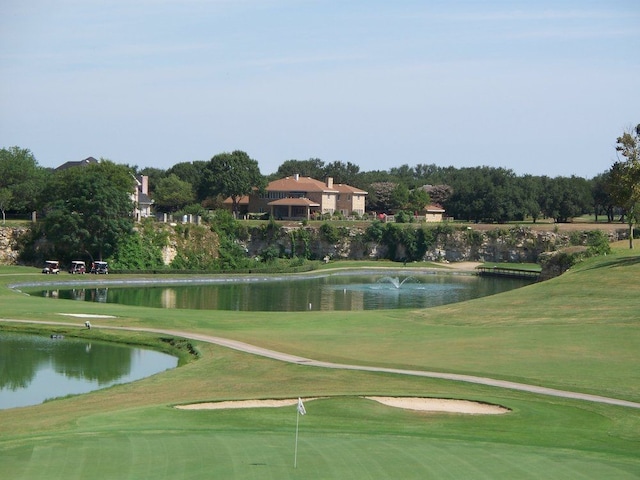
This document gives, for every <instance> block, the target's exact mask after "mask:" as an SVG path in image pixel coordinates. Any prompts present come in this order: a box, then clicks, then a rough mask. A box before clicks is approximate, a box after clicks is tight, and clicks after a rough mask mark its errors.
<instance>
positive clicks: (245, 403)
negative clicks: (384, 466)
mask: <svg viewBox="0 0 640 480" xmlns="http://www.w3.org/2000/svg"><path fill="white" fill-rule="evenodd" d="M364 398H367V399H369V400H374V401H376V402H379V403H382V404H384V405H387V406H390V407H396V408H404V409H406V410H419V411H423V412H446V413H464V414H469V415H497V414H501V413H507V412H509V409H508V408H504V407H501V406H499V405H489V404H487V403H480V402H471V401H468V400H446V399H442V398H419V397H412V398H410V397H364ZM303 400H304V401H305V402H309V401H311V400H315V398H305V399H303ZM297 403H298V399H296V398H292V399H286V400H239V401H229V402H207V403H192V404H189V405H177V406H176V408H179V409H180V410H219V409H226V408H269V407H271V408H277V407H289V406H293V405H296V404H297Z"/></svg>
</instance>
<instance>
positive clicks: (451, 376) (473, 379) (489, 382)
mask: <svg viewBox="0 0 640 480" xmlns="http://www.w3.org/2000/svg"><path fill="white" fill-rule="evenodd" d="M94 320H95V319H94ZM0 321H2V322H16V323H32V324H33V323H36V324H46V325H61V326H67V327H79V328H82V327H83V325H81V324H78V323H70V322H47V321H38V320H12V319H0ZM91 328H101V329H108V330H128V331H133V332H146V333H154V334H160V335H169V336H175V337H182V338H187V339H189V340H198V341H201V342H206V343H212V344H215V345H219V346H222V347H226V348H230V349H233V350H238V351H240V352H244V353H250V354H252V355H258V356H261V357H266V358H271V359H274V360H280V361H282V362H288V363H295V364H298V365H305V366H310V367H320V368H334V369H338V370H358V371H364V372H377V373H392V374H396V375H411V376H415V377H427V378H439V379H443V380H453V381H457V382H466V383H476V384H479V385H486V386H490V387H498V388H506V389H511V390H518V391H522V392H529V393H536V394H539V395H549V396H553V397H562V398H571V399H575V400H583V401H586V402H595V403H605V404H609V405H617V406H621V407H630V408H640V403H638V402H631V401H628V400H620V399H617V398H610V397H603V396H600V395H590V394H588V393H579V392H571V391H568V390H558V389H555V388H547V387H541V386H538V385H529V384H526V383H518V382H510V381H507V380H497V379H494V378H489V377H478V376H474V375H463V374H457V373H442V372H431V371H425V370H405V369H399V368H384V367H374V366H367V365H348V364H342V363H332V362H323V361H320V360H313V359H311V358H305V357H299V356H297V355H291V354H288V353H283V352H278V351H275V350H269V349H266V348H262V347H258V346H256V345H251V344H249V343H245V342H240V341H237V340H230V339H228V338H222V337H217V336H213V335H205V334H201V333H193V332H184V331H178V330H165V329H158V328H146V327H116V326H110V325H94V324H92V325H91Z"/></svg>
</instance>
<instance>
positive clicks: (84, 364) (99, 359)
mask: <svg viewBox="0 0 640 480" xmlns="http://www.w3.org/2000/svg"><path fill="white" fill-rule="evenodd" d="M0 365H2V369H1V371H0V409H6V408H14V407H24V406H28V405H37V404H40V403H42V402H44V401H45V400H47V399H51V398H56V397H63V396H65V395H69V394H80V393H87V392H90V391H93V390H98V389H101V388H106V387H109V386H111V385H115V384H119V383H127V382H132V381H134V380H139V379H141V378H145V377H148V376H151V375H154V374H156V373H159V372H162V371H164V370H168V369H170V368H175V367H176V366H177V365H178V359H177V358H176V357H173V356H171V355H167V354H165V353H160V352H156V351H153V350H147V349H142V348H134V347H129V346H123V345H118V344H114V343H108V342H95V341H88V340H80V339H73V338H51V337H45V336H39V335H25V334H17V333H6V332H0Z"/></svg>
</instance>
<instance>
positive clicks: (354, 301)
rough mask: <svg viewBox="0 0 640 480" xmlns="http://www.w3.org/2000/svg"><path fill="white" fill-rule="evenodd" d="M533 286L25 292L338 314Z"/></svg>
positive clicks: (353, 284) (393, 282) (470, 281)
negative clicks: (321, 311) (339, 311)
mask: <svg viewBox="0 0 640 480" xmlns="http://www.w3.org/2000/svg"><path fill="white" fill-rule="evenodd" d="M530 283H531V280H520V279H504V278H493V277H478V276H473V275H441V274H433V273H431V274H412V275H411V276H403V275H389V274H384V275H383V274H379V273H378V274H367V275H353V274H349V275H324V276H321V275H319V276H317V277H313V278H307V277H305V278H295V279H291V278H288V279H272V278H269V279H265V278H261V279H258V278H242V279H238V278H233V279H227V281H220V280H217V281H216V280H211V279H210V280H209V282H208V283H207V282H206V281H197V280H194V281H191V282H189V281H184V282H181V283H179V284H172V285H168V284H165V285H159V284H153V283H147V284H143V285H136V287H135V288H132V286H129V287H127V286H111V287H110V288H105V287H101V288H71V289H63V288H56V289H54V290H33V289H32V290H31V291H29V290H25V291H26V292H27V293H31V294H38V295H42V296H46V297H51V298H62V299H73V300H80V301H93V302H103V303H104V302H106V303H118V304H124V305H136V306H146V307H156V308H178V309H183V308H184V309H198V310H241V311H303V310H323V311H333V310H378V309H395V308H427V307H433V306H438V305H444V304H448V303H454V302H460V301H464V300H470V299H473V298H478V297H483V296H486V295H492V294H495V293H500V292H504V291H507V290H511V289H514V288H518V287H522V286H525V285H528V284H530Z"/></svg>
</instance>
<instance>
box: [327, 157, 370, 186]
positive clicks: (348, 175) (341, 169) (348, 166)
mask: <svg viewBox="0 0 640 480" xmlns="http://www.w3.org/2000/svg"><path fill="white" fill-rule="evenodd" d="M359 172H360V167H358V166H357V165H354V164H353V163H351V162H347V163H344V162H331V163H330V164H328V165H327V166H326V167H325V168H324V175H323V177H322V178H320V179H319V180H323V179H324V178H327V177H331V178H333V181H334V183H345V184H347V185H352V186H354V185H355V184H356V183H357V182H358V174H359Z"/></svg>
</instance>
